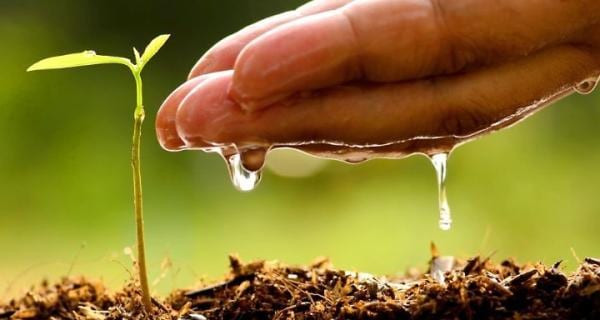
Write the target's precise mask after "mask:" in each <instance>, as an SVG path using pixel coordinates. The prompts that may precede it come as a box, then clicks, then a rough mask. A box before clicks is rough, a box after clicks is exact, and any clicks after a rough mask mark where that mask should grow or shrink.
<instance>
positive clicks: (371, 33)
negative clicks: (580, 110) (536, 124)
mask: <svg viewBox="0 0 600 320" xmlns="http://www.w3.org/2000/svg"><path fill="white" fill-rule="evenodd" d="M599 45H600V2H599V1H597V0H562V1H559V0H528V1H522V0H499V1H479V0H354V1H352V0H329V1H328V0H315V1H312V2H310V3H308V4H307V5H305V6H303V7H301V8H299V9H297V10H295V11H290V12H286V13H283V14H280V15H277V16H274V17H271V18H268V19H266V20H263V21H261V22H258V23H256V24H254V25H251V26H249V27H247V28H245V29H243V30H241V31H239V32H238V33H236V34H233V35H231V36H229V37H227V38H225V39H224V40H222V41H221V42H219V43H218V44H216V45H215V46H214V47H213V48H212V49H210V50H209V51H208V52H207V53H206V54H205V55H204V56H203V57H202V58H201V59H200V61H199V62H198V63H197V64H196V66H195V67H194V68H193V70H192V72H191V74H190V77H189V80H188V81H187V82H186V83H184V84H183V85H182V86H181V87H179V88H178V89H177V90H176V91H175V92H173V94H172V95H171V96H170V97H169V98H167V100H166V101H165V102H164V104H163V106H162V107H161V110H160V111H159V115H158V118H157V123H156V126H157V132H158V137H159V140H160V142H161V144H162V146H163V147H164V148H166V149H168V150H181V149H186V148H200V147H206V146H208V145H207V142H214V143H230V142H236V143H259V144H260V143H272V142H277V143H292V142H298V141H341V142H345V143H348V144H379V143H387V142H390V141H399V140H404V139H410V138H412V137H419V136H421V137H422V136H426V137H432V136H455V137H456V136H458V137H460V136H468V135H470V134H474V133H476V132H479V131H481V130H482V129H485V128H487V127H489V126H490V125H492V124H494V123H496V122H498V121H500V120H502V119H505V118H506V117H509V116H511V115H514V114H516V113H518V112H519V110H522V108H524V107H527V106H531V105H533V106H537V105H541V104H543V103H547V102H550V101H552V100H553V99H554V98H558V97H561V96H563V95H564V94H568V93H571V92H572V90H571V88H572V87H573V86H575V85H577V84H578V83H580V82H581V81H583V80H586V79H589V78H590V77H598V75H599V74H600V48H599ZM531 110H533V109H531ZM521 116H524V114H523V115H521ZM514 120H516V119H514Z"/></svg>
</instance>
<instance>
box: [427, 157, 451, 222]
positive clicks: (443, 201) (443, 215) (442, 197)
mask: <svg viewBox="0 0 600 320" xmlns="http://www.w3.org/2000/svg"><path fill="white" fill-rule="evenodd" d="M431 163H433V167H434V168H435V172H436V175H437V182H438V200H439V208H440V221H439V226H440V229H442V230H444V231H448V230H450V228H451V227H452V214H451V212H450V206H449V205H448V197H447V196H446V172H447V165H448V154H447V153H438V154H435V155H433V156H431Z"/></svg>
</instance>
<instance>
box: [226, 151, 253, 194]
mask: <svg viewBox="0 0 600 320" xmlns="http://www.w3.org/2000/svg"><path fill="white" fill-rule="evenodd" d="M225 160H226V162H227V166H228V167H229V177H230V178H231V183H233V185H234V186H235V188H236V189H238V190H239V191H243V192H249V191H252V190H254V188H256V186H257V185H258V183H259V182H260V178H261V174H262V171H261V170H256V171H252V170H249V169H247V168H246V167H244V164H243V162H242V157H241V155H240V154H239V153H235V154H233V155H230V156H228V157H225Z"/></svg>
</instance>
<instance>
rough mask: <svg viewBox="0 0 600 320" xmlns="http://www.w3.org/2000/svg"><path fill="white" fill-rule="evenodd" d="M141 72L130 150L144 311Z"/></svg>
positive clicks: (147, 299)
mask: <svg viewBox="0 0 600 320" xmlns="http://www.w3.org/2000/svg"><path fill="white" fill-rule="evenodd" d="M140 72H141V70H135V71H134V73H133V76H134V78H135V85H136V93H137V94H136V100H137V104H136V108H135V112H134V124H133V143H132V148H131V167H132V169H133V206H134V211H135V226H136V231H137V255H138V259H137V260H138V273H139V277H140V285H141V289H142V302H143V303H144V307H145V308H146V311H148V312H149V311H151V310H152V300H151V298H150V288H149V286H148V272H147V270H146V248H145V247H146V246H145V242H144V209H143V198H142V169H141V163H140V149H141V138H142V124H143V123H144V117H145V112H144V104H143V100H142V99H143V96H142V77H141V75H140Z"/></svg>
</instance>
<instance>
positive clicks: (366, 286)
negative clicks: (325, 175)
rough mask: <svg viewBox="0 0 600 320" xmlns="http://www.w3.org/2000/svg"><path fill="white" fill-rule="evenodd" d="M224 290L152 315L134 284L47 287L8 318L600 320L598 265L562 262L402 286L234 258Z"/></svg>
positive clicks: (327, 268)
mask: <svg viewBox="0 0 600 320" xmlns="http://www.w3.org/2000/svg"><path fill="white" fill-rule="evenodd" d="M230 260H231V273H230V275H229V276H228V277H227V278H226V279H225V280H224V281H223V282H220V283H216V284H213V285H211V286H206V287H204V288H202V289H199V290H195V291H189V292H184V291H178V292H174V293H173V294H171V296H170V297H168V298H167V299H164V300H161V301H158V300H155V301H154V303H155V306H154V310H153V312H152V314H150V315H148V314H145V313H144V311H143V307H142V304H141V299H140V295H139V292H138V291H137V289H136V287H135V286H134V285H133V284H129V285H127V286H125V288H123V289H122V290H121V291H119V292H116V293H109V292H107V290H106V289H105V288H104V287H103V286H102V285H101V284H100V283H94V282H90V281H86V280H84V279H81V278H80V279H64V280H63V281H62V282H60V283H57V284H53V285H51V284H48V283H42V285H41V286H39V287H37V288H33V289H31V290H30V292H28V293H27V294H26V295H25V296H23V297H21V298H19V299H16V300H13V301H11V302H10V303H8V304H7V305H4V306H2V305H0V319H1V320H4V319H77V320H81V319H91V320H102V319H209V320H212V319H227V320H232V319H323V320H325V319H327V320H329V319H588V320H598V319H600V260H597V259H593V258H587V259H585V261H583V262H582V263H581V265H580V266H579V268H578V269H577V271H576V272H574V273H573V274H571V275H569V276H567V275H565V274H564V273H562V272H561V271H560V270H559V268H560V263H556V264H555V265H554V266H550V267H546V266H543V265H541V264H531V265H517V264H515V263H514V262H512V261H511V260H506V261H503V262H501V263H500V264H494V263H492V262H490V261H489V260H488V259H482V258H480V257H475V258H473V259H470V260H465V261H459V260H456V259H454V258H451V257H437V256H436V257H434V258H433V259H432V260H431V262H430V265H429V270H428V272H427V273H424V274H417V273H414V272H413V273H409V274H407V275H406V276H404V277H399V278H394V279H390V278H384V277H374V276H372V275H369V274H361V273H358V274H357V273H355V272H345V271H341V270H336V269H334V268H333V267H332V266H331V265H330V264H329V262H328V261H327V260H319V261H317V262H315V263H313V264H312V265H310V266H308V267H290V266H285V265H282V264H279V263H275V262H263V261H261V262H253V263H249V264H243V263H242V262H240V260H239V259H237V258H235V257H231V259H230Z"/></svg>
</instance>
